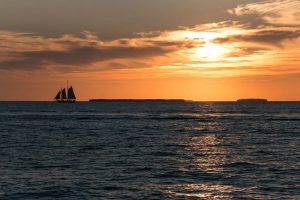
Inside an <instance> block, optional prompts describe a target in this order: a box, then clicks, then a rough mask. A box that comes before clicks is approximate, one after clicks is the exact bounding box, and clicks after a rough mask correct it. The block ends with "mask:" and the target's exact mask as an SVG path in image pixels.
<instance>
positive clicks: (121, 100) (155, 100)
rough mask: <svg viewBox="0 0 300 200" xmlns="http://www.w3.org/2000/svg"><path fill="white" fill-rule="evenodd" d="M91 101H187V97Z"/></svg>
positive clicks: (93, 100) (95, 100)
mask: <svg viewBox="0 0 300 200" xmlns="http://www.w3.org/2000/svg"><path fill="white" fill-rule="evenodd" d="M89 101H90V102H97V101H172V102H174V101H175V102H186V101H188V100H185V99H90V100H89Z"/></svg>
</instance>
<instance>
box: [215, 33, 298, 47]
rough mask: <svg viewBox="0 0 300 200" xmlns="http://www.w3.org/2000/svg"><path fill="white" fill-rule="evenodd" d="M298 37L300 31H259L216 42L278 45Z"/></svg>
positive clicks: (219, 39) (220, 39)
mask: <svg viewBox="0 0 300 200" xmlns="http://www.w3.org/2000/svg"><path fill="white" fill-rule="evenodd" d="M298 37H300V31H289V30H261V31H257V32H255V33H247V34H244V35H232V36H229V37H226V38H218V39H216V42H219V43H228V42H229V43H230V42H237V41H242V42H255V43H266V44H271V45H280V43H281V42H282V41H284V40H291V39H296V38H298Z"/></svg>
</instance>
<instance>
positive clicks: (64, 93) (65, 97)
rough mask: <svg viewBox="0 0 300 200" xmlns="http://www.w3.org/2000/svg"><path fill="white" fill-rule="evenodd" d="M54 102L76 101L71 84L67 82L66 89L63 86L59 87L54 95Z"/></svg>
mask: <svg viewBox="0 0 300 200" xmlns="http://www.w3.org/2000/svg"><path fill="white" fill-rule="evenodd" d="M54 99H55V100H56V102H59V103H74V102H76V96H75V93H74V90H73V87H72V86H70V87H69V86H68V84H67V89H65V88H63V89H60V90H59V91H58V93H57V95H56V96H55V97H54Z"/></svg>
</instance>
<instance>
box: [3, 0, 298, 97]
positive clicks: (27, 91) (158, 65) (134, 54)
mask: <svg viewBox="0 0 300 200" xmlns="http://www.w3.org/2000/svg"><path fill="white" fill-rule="evenodd" d="M299 9H300V2H299V1H295V0H275V1H253V3H245V4H241V5H239V4H237V5H235V7H232V8H226V9H224V13H227V15H229V16H231V18H230V17H229V18H228V19H226V20H225V21H215V22H211V21H210V22H207V23H204V22H203V23H200V24H198V23H197V24H194V25H192V26H184V27H183V26H178V27H177V28H173V29H165V30H163V29H162V30H153V31H145V32H138V33H137V32H134V33H132V35H131V36H130V37H128V36H125V35H124V36H118V37H116V38H112V39H106V40H102V39H101V37H100V36H99V34H98V33H95V32H90V31H82V32H81V33H80V34H67V33H66V34H62V35H60V36H46V35H42V34H41V35H38V34H33V33H28V32H24V31H22V32H20V31H12V30H2V31H0V41H1V45H0V72H1V75H0V84H1V87H0V93H1V96H0V100H52V98H53V96H54V95H55V94H56V92H57V90H58V89H59V88H60V87H64V86H65V85H66V80H69V81H70V82H71V84H72V85H73V86H74V89H75V93H76V94H77V97H78V99H79V100H88V99H90V98H182V99H189V100H203V101H214V100H236V99H238V98H267V99H269V100H292V101H296V100H300V92H299V86H300V16H299ZM297 13H298V14H297ZM154 14H155V13H153V15H154ZM178 20H179V19H178ZM216 20H217V19H216ZM179 21H180V20H179ZM0 25H1V23H0ZM100 35H101V34H100Z"/></svg>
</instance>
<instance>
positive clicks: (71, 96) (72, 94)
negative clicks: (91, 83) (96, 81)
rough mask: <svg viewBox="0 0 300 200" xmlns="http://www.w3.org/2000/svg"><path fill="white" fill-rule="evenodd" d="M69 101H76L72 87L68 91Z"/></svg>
mask: <svg viewBox="0 0 300 200" xmlns="http://www.w3.org/2000/svg"><path fill="white" fill-rule="evenodd" d="M68 99H76V96H75V94H74V90H73V87H72V86H71V87H70V88H69V90H68Z"/></svg>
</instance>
